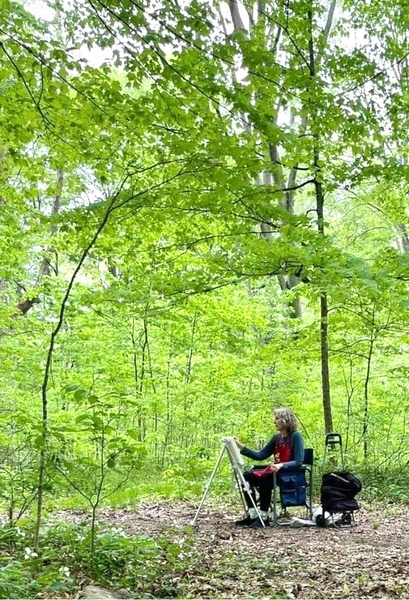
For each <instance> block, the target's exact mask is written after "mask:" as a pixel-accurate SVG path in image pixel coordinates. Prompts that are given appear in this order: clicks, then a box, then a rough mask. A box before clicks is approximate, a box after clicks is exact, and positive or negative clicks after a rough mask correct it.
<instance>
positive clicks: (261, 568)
mask: <svg viewBox="0 0 409 600" xmlns="http://www.w3.org/2000/svg"><path fill="white" fill-rule="evenodd" d="M195 511H196V507H195V506H194V505H193V504H189V503H182V502H176V503H175V502H169V501H167V502H153V503H144V504H141V505H140V506H139V507H138V508H137V509H104V510H101V511H100V513H99V518H100V520H102V521H105V522H106V523H111V524H113V525H115V526H119V527H122V528H123V529H124V531H125V532H126V533H127V534H128V535H137V536H146V537H149V538H157V537H158V536H163V535H166V536H167V537H171V538H172V539H174V540H175V541H178V540H180V541H183V540H186V538H189V539H191V540H193V543H192V554H191V557H189V556H184V557H182V559H186V558H188V561H186V564H187V565H188V567H187V569H186V571H185V572H184V574H183V575H181V574H180V573H179V574H178V575H177V576H173V575H172V573H171V572H169V571H168V570H166V568H165V569H164V581H161V582H158V586H159V587H158V590H162V591H161V592H160V593H159V595H158V597H162V598H164V597H177V598H259V599H270V598H271V599H273V598H277V599H278V598H283V599H285V598H357V599H358V598H359V599H367V598H409V519H408V517H407V513H408V510H407V507H406V506H404V505H396V504H390V505H386V506H384V507H383V508H382V507H380V506H374V505H370V506H369V505H368V506H365V507H363V508H362V509H361V510H360V511H359V513H358V514H357V526H356V527H354V528H351V529H347V528H346V529H332V528H328V529H320V528H300V529H290V528H272V527H270V528H268V529H266V530H265V531H264V530H262V531H260V530H250V529H247V528H243V529H241V528H240V529H238V528H236V527H235V526H234V520H235V518H238V517H240V511H239V512H238V513H237V512H234V513H233V512H232V508H230V509H229V510H226V511H221V510H220V507H219V509H217V508H215V507H214V506H209V505H206V504H205V506H204V507H203V509H202V511H201V513H200V516H199V520H198V526H197V527H196V528H195V529H193V528H192V527H191V526H190V522H191V520H192V519H193V517H194V515H195ZM63 515H64V516H63ZM62 516H63V518H64V519H65V520H66V521H71V522H78V521H81V520H83V519H84V515H83V514H81V513H76V512H73V511H64V513H61V517H62ZM164 590H170V591H169V594H168V595H166V594H164Z"/></svg>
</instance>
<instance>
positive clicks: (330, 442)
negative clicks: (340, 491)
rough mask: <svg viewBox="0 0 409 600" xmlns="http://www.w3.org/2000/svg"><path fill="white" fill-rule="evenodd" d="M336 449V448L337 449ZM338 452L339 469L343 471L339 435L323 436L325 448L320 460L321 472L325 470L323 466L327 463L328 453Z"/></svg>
mask: <svg viewBox="0 0 409 600" xmlns="http://www.w3.org/2000/svg"><path fill="white" fill-rule="evenodd" d="M337 447H338V448H337ZM336 449H338V450H339V453H340V459H341V461H340V462H341V468H342V469H344V468H345V466H344V450H343V448H342V437H341V434H340V433H327V435H326V436H325V448H324V458H323V460H322V472H324V470H325V465H326V463H327V457H328V452H329V451H330V452H331V451H333V450H336Z"/></svg>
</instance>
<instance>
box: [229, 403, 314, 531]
mask: <svg viewBox="0 0 409 600" xmlns="http://www.w3.org/2000/svg"><path fill="white" fill-rule="evenodd" d="M273 414H274V423H275V426H276V428H277V430H278V433H275V434H274V435H273V437H272V438H271V440H270V441H269V442H268V443H267V444H266V445H265V446H264V448H262V449H261V450H259V451H257V450H250V448H247V446H245V445H244V444H242V443H241V442H240V440H238V439H237V438H234V439H235V440H236V444H237V446H238V448H239V449H240V454H242V455H243V456H248V457H249V458H251V459H253V460H265V459H266V458H268V457H270V456H273V457H274V463H272V464H271V465H270V466H269V468H268V469H266V470H265V471H266V472H264V471H263V473H262V474H261V476H260V473H261V472H260V473H259V474H258V475H257V471H253V472H248V473H244V478H245V479H246V481H248V483H249V485H250V490H251V492H250V493H251V496H252V498H253V501H254V502H255V501H256V495H255V489H254V488H255V487H258V489H259V493H260V507H259V511H260V514H261V517H262V519H263V521H264V525H268V524H269V520H268V509H269V507H270V504H271V495H272V490H273V486H274V473H278V471H279V470H280V469H290V468H294V467H295V468H297V467H301V466H302V462H303V459H304V439H303V437H302V435H301V433H300V432H299V431H297V427H298V423H297V419H296V416H295V414H294V413H293V412H292V411H291V410H290V409H288V408H278V409H277V410H275V411H274V413H273ZM243 492H244V498H245V500H246V504H247V507H248V512H247V517H246V518H245V519H241V520H240V521H236V525H239V526H246V527H252V528H253V529H256V528H259V527H263V523H262V522H261V521H260V519H259V517H258V515H257V511H256V509H255V508H254V505H253V502H252V500H251V497H250V494H248V493H247V492H246V491H245V490H243Z"/></svg>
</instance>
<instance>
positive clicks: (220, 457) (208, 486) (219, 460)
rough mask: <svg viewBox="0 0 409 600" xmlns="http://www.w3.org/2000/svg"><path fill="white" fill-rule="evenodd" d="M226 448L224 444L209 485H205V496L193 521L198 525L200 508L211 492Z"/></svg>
mask: <svg viewBox="0 0 409 600" xmlns="http://www.w3.org/2000/svg"><path fill="white" fill-rule="evenodd" d="M225 450H226V446H223V448H222V451H221V452H220V455H219V458H218V459H217V462H216V466H215V467H214V469H213V473H212V474H211V476H210V479H209V481H208V482H207V485H206V487H205V491H204V493H203V496H202V499H201V501H200V504H199V507H198V509H197V511H196V514H195V518H194V519H193V521H192V525H196V521H197V518H198V516H199V513H200V510H201V508H202V506H203V503H204V501H205V499H206V496H207V494H208V492H209V490H210V486H211V485H212V483H213V479H214V478H215V476H216V473H217V469H218V468H219V465H220V463H221V461H222V458H223V454H224V451H225Z"/></svg>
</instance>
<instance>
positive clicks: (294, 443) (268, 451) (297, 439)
mask: <svg viewBox="0 0 409 600" xmlns="http://www.w3.org/2000/svg"><path fill="white" fill-rule="evenodd" d="M279 437H280V434H279V433H275V434H274V435H273V437H272V438H271V440H269V441H268V442H267V444H266V445H265V446H264V448H262V449H261V450H251V449H250V448H247V446H244V448H242V449H241V450H240V454H242V455H243V456H247V457H248V458H252V459H253V460H265V459H266V458H269V457H270V456H272V455H273V454H274V444H275V442H276V440H277V439H278V438H279ZM290 448H291V459H292V460H290V461H289V462H285V463H283V469H291V468H294V467H301V465H302V463H303V460H304V438H303V436H302V435H301V433H300V432H299V431H294V433H293V434H292V436H291V439H290Z"/></svg>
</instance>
